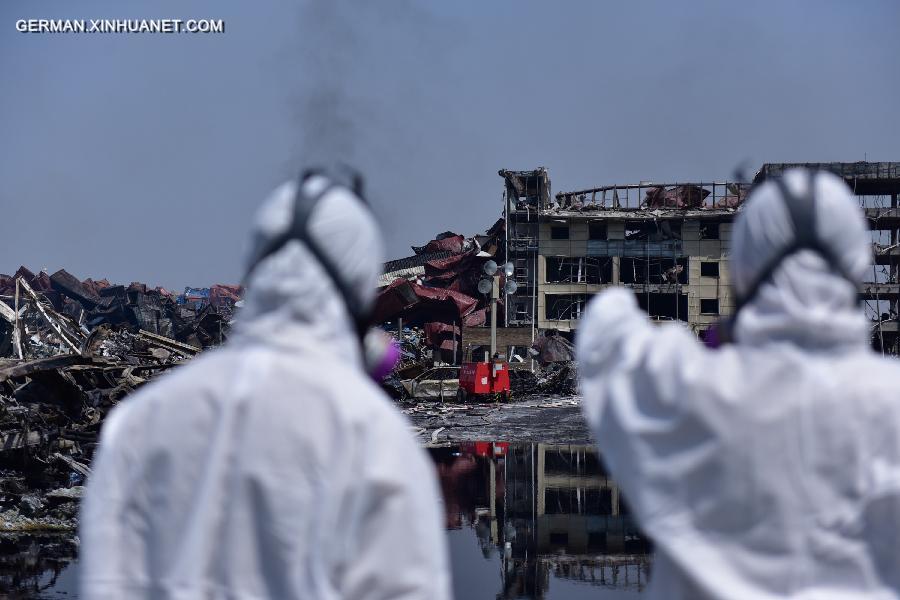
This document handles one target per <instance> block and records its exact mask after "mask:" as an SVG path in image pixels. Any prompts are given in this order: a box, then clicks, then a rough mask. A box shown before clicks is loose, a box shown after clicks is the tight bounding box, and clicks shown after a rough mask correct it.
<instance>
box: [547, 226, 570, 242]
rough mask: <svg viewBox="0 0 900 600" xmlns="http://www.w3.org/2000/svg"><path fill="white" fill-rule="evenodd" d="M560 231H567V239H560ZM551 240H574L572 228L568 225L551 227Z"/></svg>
mask: <svg viewBox="0 0 900 600" xmlns="http://www.w3.org/2000/svg"><path fill="white" fill-rule="evenodd" d="M559 231H565V232H566V235H565V237H559V236H558V235H557V232H559ZM550 239H551V240H556V241H560V240H570V239H572V232H571V228H570V227H569V226H568V225H551V226H550Z"/></svg>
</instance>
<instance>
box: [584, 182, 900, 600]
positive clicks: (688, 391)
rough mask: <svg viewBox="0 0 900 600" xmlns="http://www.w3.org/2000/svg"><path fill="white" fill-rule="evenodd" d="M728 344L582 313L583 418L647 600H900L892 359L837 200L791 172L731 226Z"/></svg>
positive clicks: (617, 312)
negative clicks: (875, 336)
mask: <svg viewBox="0 0 900 600" xmlns="http://www.w3.org/2000/svg"><path fill="white" fill-rule="evenodd" d="M730 264H731V274H732V277H733V286H734V291H735V292H736V295H737V298H738V306H739V310H738V311H737V313H736V318H734V319H733V320H732V328H731V330H732V332H733V340H734V342H733V343H731V344H727V345H723V346H721V347H719V348H717V349H712V348H707V347H706V346H704V344H702V343H701V342H700V341H698V340H697V338H696V337H695V336H694V335H693V334H692V333H691V332H690V331H689V330H688V329H687V328H686V327H683V326H681V325H675V324H668V325H664V326H660V327H657V326H654V325H652V324H651V323H650V322H649V321H648V319H647V317H646V315H645V314H644V313H643V312H641V311H640V310H638V307H637V304H636V302H635V297H634V294H633V293H631V292H628V291H626V290H624V289H621V288H618V289H614V290H610V291H606V292H604V293H602V294H600V295H599V297H597V298H595V299H594V300H593V301H592V302H591V303H590V305H589V307H588V309H587V311H586V314H585V316H584V318H583V320H582V322H581V324H580V328H579V331H578V338H577V344H576V347H577V356H578V360H579V371H580V376H581V383H582V391H583V394H584V399H583V411H584V414H585V416H586V418H587V420H588V422H589V424H590V425H591V428H592V430H593V433H594V436H595V439H596V440H597V443H598V445H599V447H600V450H601V453H602V456H603V459H604V461H605V463H606V465H607V467H608V468H609V470H610V472H611V474H612V477H613V478H614V479H615V480H616V481H617V482H618V484H619V485H620V486H621V489H622V491H623V493H624V496H625V499H626V501H627V503H628V506H630V508H631V510H632V512H633V514H634V516H635V517H636V519H637V521H638V522H639V524H640V526H641V527H642V528H643V530H644V531H645V532H646V533H647V534H648V535H649V536H650V537H651V538H652V539H653V541H654V544H655V548H656V557H655V563H654V567H653V573H652V577H651V582H650V589H649V597H651V598H666V599H669V600H682V599H684V600H687V599H695V598H742V599H743V598H747V599H751V598H752V599H754V600H765V599H770V598H771V599H774V598H795V599H810V600H812V599H816V600H822V599H838V598H840V599H848V598H851V599H852V598H866V599H875V598H877V599H881V598H884V599H894V598H900V363H897V362H896V361H893V360H890V359H885V358H883V357H881V356H880V355H876V354H875V353H873V352H872V351H870V349H869V331H870V324H869V323H868V322H867V320H866V318H865V316H864V314H863V311H862V310H861V309H860V307H859V305H858V300H857V289H858V287H857V286H858V284H859V282H860V281H862V278H863V277H864V275H865V273H866V272H867V269H871V239H870V237H869V235H868V233H867V231H866V225H865V222H864V218H863V216H862V214H861V211H860V209H859V207H858V206H857V205H856V203H855V201H854V198H853V196H852V195H851V193H850V190H849V189H848V188H847V186H846V185H845V184H844V183H843V182H842V181H841V180H840V179H838V178H837V177H835V176H833V175H830V174H826V173H819V174H816V175H812V174H811V173H809V172H807V171H803V170H793V171H789V172H788V173H787V174H786V175H785V177H784V179H783V180H780V181H769V182H766V183H764V184H762V185H760V186H759V187H757V188H755V190H754V191H753V192H752V193H751V194H750V196H749V198H748V200H747V202H746V204H745V205H744V207H743V209H742V210H741V212H740V214H739V216H738V218H737V219H736V221H735V224H734V229H733V245H732V255H731V263H730Z"/></svg>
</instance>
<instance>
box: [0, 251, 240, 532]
mask: <svg viewBox="0 0 900 600" xmlns="http://www.w3.org/2000/svg"><path fill="white" fill-rule="evenodd" d="M241 293H242V289H241V288H240V287H239V286H225V285H218V286H213V287H212V288H208V289H194V288H188V289H186V290H185V293H184V294H179V295H175V294H173V293H171V292H169V291H167V290H165V289H162V288H155V289H151V288H148V287H147V286H146V285H144V284H141V283H132V284H130V285H128V286H124V285H111V284H110V283H109V282H108V281H106V280H100V281H94V280H92V279H87V280H84V281H81V280H79V279H78V278H76V277H74V276H73V275H71V274H70V273H68V272H66V271H64V270H60V271H57V272H56V273H53V274H52V275H48V274H47V273H44V272H41V273H38V274H35V273H32V272H31V271H29V270H28V269H26V268H24V267H22V268H20V269H19V270H18V271H17V272H16V273H15V274H14V275H0V531H3V530H6V531H9V530H34V529H51V530H52V529H67V528H71V527H74V516H75V511H76V505H77V499H78V498H79V497H80V489H81V488H80V483H81V481H82V480H83V479H84V478H85V477H86V476H87V475H88V474H89V473H90V460H91V456H92V454H93V450H94V447H95V446H96V444H97V439H98V434H99V431H100V427H101V425H102V422H103V419H104V417H105V416H106V414H107V412H108V411H109V410H110V409H111V408H112V407H113V406H115V405H116V403H117V402H118V401H119V400H121V399H122V398H123V397H124V396H126V395H127V394H129V393H130V392H132V391H133V390H135V389H136V388H138V387H139V386H141V385H142V384H144V383H145V382H146V381H148V380H149V379H151V378H152V377H154V376H155V375H157V374H159V373H161V372H163V371H165V370H167V369H169V368H171V367H173V366H175V365H178V364H179V363H181V362H182V361H184V360H187V359H189V358H191V357H193V356H194V355H196V354H197V353H199V352H200V351H202V350H203V349H204V348H208V347H211V346H214V345H217V344H219V343H221V342H222V341H223V340H224V339H225V338H226V337H227V333H228V324H229V322H230V320H231V314H232V311H233V310H234V307H235V304H236V303H237V302H238V301H239V300H240V296H241Z"/></svg>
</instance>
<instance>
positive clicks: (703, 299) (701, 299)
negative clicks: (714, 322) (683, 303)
mask: <svg viewBox="0 0 900 600" xmlns="http://www.w3.org/2000/svg"><path fill="white" fill-rule="evenodd" d="M706 302H715V306H716V310H715V312H710V311H708V310H704V309H703V304H704V303H706ZM700 314H701V315H719V314H721V313H720V312H719V299H718V298H700Z"/></svg>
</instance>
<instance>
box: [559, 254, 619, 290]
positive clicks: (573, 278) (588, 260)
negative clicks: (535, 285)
mask: <svg viewBox="0 0 900 600" xmlns="http://www.w3.org/2000/svg"><path fill="white" fill-rule="evenodd" d="M578 261H581V272H582V279H581V280H578V278H577V272H578ZM567 262H568V263H569V264H568V265H566V264H565V263H567ZM565 267H568V270H569V278H568V279H565V278H564V277H563V276H561V275H560V274H561V273H563V272H564V269H565ZM610 282H612V258H610V257H604V256H545V257H544V283H549V284H568V283H576V284H585V285H603V284H606V283H610Z"/></svg>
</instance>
